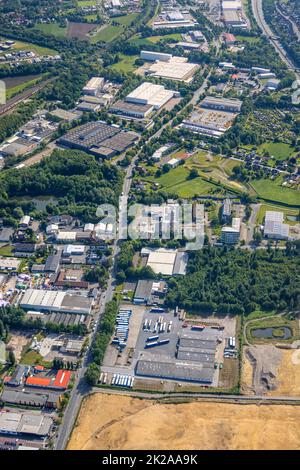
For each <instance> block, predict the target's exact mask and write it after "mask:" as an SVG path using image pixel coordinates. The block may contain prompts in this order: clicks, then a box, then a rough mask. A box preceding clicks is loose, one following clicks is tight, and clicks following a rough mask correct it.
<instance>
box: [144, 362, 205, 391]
mask: <svg viewBox="0 0 300 470" xmlns="http://www.w3.org/2000/svg"><path fill="white" fill-rule="evenodd" d="M135 373H136V375H139V376H143V377H151V378H157V379H169V380H182V381H186V382H198V383H203V384H207V385H209V384H211V383H212V382H213V377H214V368H213V366H212V367H204V366H203V364H199V363H194V364H193V363H187V362H184V361H176V362H163V361H161V362H160V361H148V360H139V361H138V362H137V365H136V369H135Z"/></svg>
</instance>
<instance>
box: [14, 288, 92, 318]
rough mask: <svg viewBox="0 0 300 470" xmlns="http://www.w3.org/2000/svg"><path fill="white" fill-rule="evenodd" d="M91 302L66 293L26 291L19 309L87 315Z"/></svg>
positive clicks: (86, 298)
mask: <svg viewBox="0 0 300 470" xmlns="http://www.w3.org/2000/svg"><path fill="white" fill-rule="evenodd" d="M92 305H93V300H92V299H90V298H89V297H84V296H83V295H73V294H68V293H67V292H60V291H49V290H39V289H28V290H27V291H25V292H24V294H23V297H22V299H21V301H20V307H21V308H24V309H25V310H37V311H40V312H42V311H47V312H58V313H70V314H74V313H77V314H83V315H89V314H90V313H91V310H92Z"/></svg>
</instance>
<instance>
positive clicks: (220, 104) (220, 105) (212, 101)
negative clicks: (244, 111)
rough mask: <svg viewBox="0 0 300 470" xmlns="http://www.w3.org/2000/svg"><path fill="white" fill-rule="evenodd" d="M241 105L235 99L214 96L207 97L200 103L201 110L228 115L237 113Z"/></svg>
mask: <svg viewBox="0 0 300 470" xmlns="http://www.w3.org/2000/svg"><path fill="white" fill-rule="evenodd" d="M242 105H243V102H242V101H240V100H237V99H229V98H215V97H214V96H207V97H206V98H204V100H202V101H201V107H202V108H207V109H215V110H217V111H226V112H229V113H239V112H240V111H241V108H242Z"/></svg>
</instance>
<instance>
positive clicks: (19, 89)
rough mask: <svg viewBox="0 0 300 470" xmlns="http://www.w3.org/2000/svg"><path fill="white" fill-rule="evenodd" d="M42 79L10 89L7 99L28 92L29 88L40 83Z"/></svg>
mask: <svg viewBox="0 0 300 470" xmlns="http://www.w3.org/2000/svg"><path fill="white" fill-rule="evenodd" d="M40 79H41V77H37V78H34V79H33V80H29V81H27V82H23V83H20V84H19V85H17V86H15V87H12V88H9V89H8V90H7V92H6V99H7V100H9V99H10V98H12V97H13V96H15V95H17V94H18V93H21V92H22V91H24V90H26V89H27V88H29V87H31V86H34V85H36V84H37V83H38V82H39V81H40Z"/></svg>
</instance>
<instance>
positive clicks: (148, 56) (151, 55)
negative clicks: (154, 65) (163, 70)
mask: <svg viewBox="0 0 300 470" xmlns="http://www.w3.org/2000/svg"><path fill="white" fill-rule="evenodd" d="M140 57H141V59H143V60H149V61H150V62H155V61H157V60H159V61H160V62H169V60H170V59H171V58H172V54H165V53H164V52H155V51H141V53H140Z"/></svg>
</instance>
